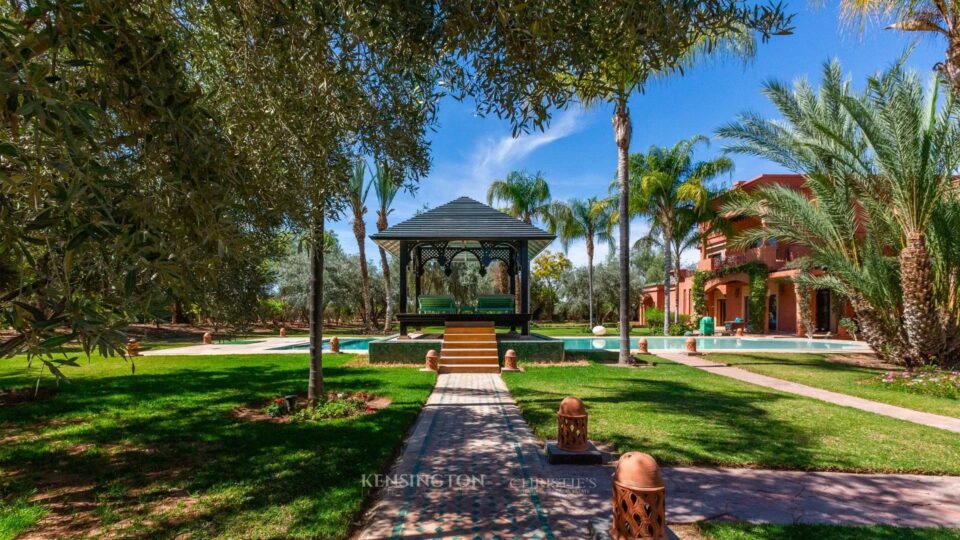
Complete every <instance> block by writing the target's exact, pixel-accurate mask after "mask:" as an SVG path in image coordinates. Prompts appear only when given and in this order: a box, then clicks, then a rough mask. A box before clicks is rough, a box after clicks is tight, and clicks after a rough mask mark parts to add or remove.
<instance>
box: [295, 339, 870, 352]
mask: <svg viewBox="0 0 960 540" xmlns="http://www.w3.org/2000/svg"><path fill="white" fill-rule="evenodd" d="M377 339H381V338H342V339H341V340H340V350H341V351H344V352H350V351H367V350H369V348H370V342H371V341H375V340H377ZM557 339H562V340H563V345H564V349H566V350H568V351H590V350H599V349H618V348H619V347H620V342H619V340H618V339H617V338H615V337H607V338H586V337H585V338H557ZM638 340H639V338H630V348H631V349H636V348H637V347H638V345H637V341H638ZM647 346H648V347H649V348H650V349H652V350H683V349H685V348H686V346H687V338H686V337H682V336H678V337H663V336H650V337H647ZM862 346H863V344H862V343H857V342H845V341H823V340H815V339H802V338H796V339H794V338H750V337H748V338H737V337H698V338H697V350H699V351H714V350H721V349H726V350H741V351H760V350H763V351H796V350H817V351H842V350H850V349H859V348H861V347H862ZM309 348H310V344H309V343H296V344H294V345H285V346H283V347H277V348H276V350H291V349H292V350H307V349H309ZM323 350H325V351H328V350H330V344H329V341H328V340H324V342H323Z"/></svg>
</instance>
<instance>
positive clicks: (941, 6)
mask: <svg viewBox="0 0 960 540" xmlns="http://www.w3.org/2000/svg"><path fill="white" fill-rule="evenodd" d="M840 5H841V8H842V10H843V13H844V15H845V16H848V17H853V18H858V19H860V20H861V21H864V20H865V19H866V18H868V17H872V16H890V17H892V19H893V21H894V22H893V23H892V24H890V26H888V27H887V28H888V29H891V30H900V31H903V32H925V33H927V34H932V35H939V36H943V37H944V38H945V39H946V40H947V50H946V55H945V58H944V61H943V62H941V63H938V64H937V65H936V66H935V68H936V70H937V71H939V72H941V73H943V75H944V77H946V79H947V81H948V82H949V83H950V86H951V88H952V90H953V92H954V93H956V92H960V3H958V2H957V1H956V0H925V1H919V2H918V1H914V0H842V2H841V3H840Z"/></svg>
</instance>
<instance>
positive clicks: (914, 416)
mask: <svg viewBox="0 0 960 540" xmlns="http://www.w3.org/2000/svg"><path fill="white" fill-rule="evenodd" d="M656 355H657V356H659V357H660V358H664V359H666V360H670V361H671V362H676V363H678V364H683V365H686V366H690V367H695V368H698V369H702V370H704V371H709V372H710V373H715V374H717V375H722V376H724V377H730V378H731V379H737V380H739V381H743V382H747V383H750V384H756V385H758V386H764V387H767V388H772V389H774V390H779V391H781V392H787V393H790V394H796V395H799V396H804V397H809V398H813V399H819V400H821V401H826V402H828V403H834V404H836V405H841V406H844V407H852V408H854V409H860V410H862V411H867V412H872V413H876V414H882V415H884V416H889V417H891V418H896V419H899V420H906V421H908V422H913V423H915V424H922V425H924V426H930V427H934V428H938V429H944V430H947V431H952V432H954V433H960V418H951V417H949V416H941V415H939V414H932V413H926V412H920V411H915V410H913V409H905V408H903V407H897V406H896V405H888V404H886V403H880V402H877V401H871V400H869V399H863V398H858V397H854V396H850V395H847V394H840V393H838V392H831V391H829V390H823V389H821V388H814V387H812V386H807V385H805V384H799V383H795V382H790V381H785V380H783V379H777V378H775V377H768V376H766V375H760V374H759V373H753V372H751V371H747V370H745V369H741V368H738V367H732V366H728V365H726V364H721V363H719V362H713V361H710V360H707V359H705V358H703V357H701V356H696V355H689V354H686V353H677V352H672V353H668V352H658V353H656Z"/></svg>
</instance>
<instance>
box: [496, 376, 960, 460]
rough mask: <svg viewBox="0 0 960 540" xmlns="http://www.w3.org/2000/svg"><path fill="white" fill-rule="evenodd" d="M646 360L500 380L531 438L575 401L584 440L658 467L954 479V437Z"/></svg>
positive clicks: (959, 456) (957, 451) (958, 450)
mask: <svg viewBox="0 0 960 540" xmlns="http://www.w3.org/2000/svg"><path fill="white" fill-rule="evenodd" d="M655 360H656V361H657V362H658V365H657V366H656V367H651V368H639V369H628V368H618V367H614V366H603V365H596V364H593V365H590V366H576V367H536V366H528V367H527V371H526V372H523V373H506V374H504V379H505V380H506V381H507V384H508V386H509V387H510V390H511V392H513V395H514V397H515V398H516V400H517V402H518V404H519V405H520V407H521V409H522V411H523V414H524V417H525V418H526V419H527V421H528V422H529V423H530V425H531V427H532V428H533V429H534V431H535V432H536V434H537V435H538V436H539V437H541V438H544V439H546V438H554V437H555V436H556V418H555V414H556V409H557V406H558V405H559V403H560V400H561V399H562V398H563V397H565V396H567V395H575V396H578V397H580V398H582V399H583V400H584V402H585V403H586V406H587V410H588V412H589V413H590V437H591V438H592V439H594V440H599V441H605V442H610V443H613V444H614V445H615V446H616V448H617V449H619V450H620V451H629V450H641V451H645V452H649V453H651V454H652V455H653V456H654V457H656V458H657V460H659V461H660V462H661V463H663V464H683V465H729V466H746V467H769V468H785V469H802V470H840V471H854V472H867V471H871V472H917V473H925V474H958V473H960V437H957V435H956V434H955V433H950V432H947V431H942V430H938V429H934V428H929V427H925V426H920V425H916V424H912V423H909V422H904V421H900V420H895V419H892V418H887V417H884V416H880V415H876V414H871V413H867V412H864V411H859V410H856V409H849V408H845V407H840V406H836V405H831V404H829V403H824V402H821V401H817V400H812V399H807V398H803V397H799V396H795V395H792V394H785V393H780V392H776V391H772V390H769V389H766V388H762V387H758V386H754V385H750V384H746V383H742V382H740V381H736V380H733V379H729V378H726V377H722V376H719V375H714V374H711V373H707V372H705V371H702V370H698V369H695V368H691V367H687V366H683V365H680V364H674V363H672V362H667V361H663V360H661V359H655Z"/></svg>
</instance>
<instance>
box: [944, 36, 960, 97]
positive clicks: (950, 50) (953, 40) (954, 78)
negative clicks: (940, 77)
mask: <svg viewBox="0 0 960 540" xmlns="http://www.w3.org/2000/svg"><path fill="white" fill-rule="evenodd" d="M940 71H941V72H942V73H943V74H944V76H945V77H946V78H947V81H948V82H949V83H950V88H951V89H952V91H953V93H954V95H960V38H958V37H954V36H951V37H949V38H947V55H946V59H945V60H944V62H943V64H942V65H941V66H940Z"/></svg>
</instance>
